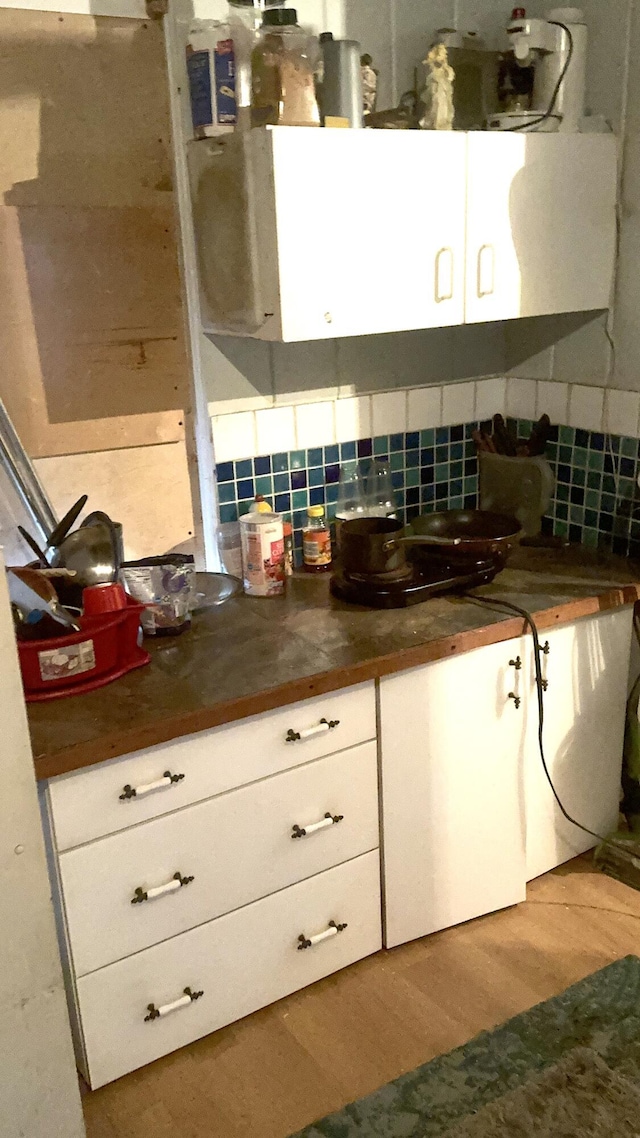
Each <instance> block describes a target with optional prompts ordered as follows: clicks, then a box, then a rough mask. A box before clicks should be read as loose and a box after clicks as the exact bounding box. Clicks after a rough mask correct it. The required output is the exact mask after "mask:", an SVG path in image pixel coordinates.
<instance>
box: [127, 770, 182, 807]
mask: <svg viewBox="0 0 640 1138" xmlns="http://www.w3.org/2000/svg"><path fill="white" fill-rule="evenodd" d="M183 778H184V775H183V774H172V773H171V771H165V772H164V774H163V776H162V778H157V779H156V780H155V782H147V783H144V784H143V785H142V786H130V785H129V783H127V784H126V786H123V788H122V794H121V795H120V801H121V802H128V801H129V799H130V798H144V796H145V794H152V793H153V791H154V790H166V789H167V787H169V786H175V784H176V783H177V782H182V780H183Z"/></svg>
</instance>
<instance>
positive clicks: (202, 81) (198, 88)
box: [187, 20, 238, 138]
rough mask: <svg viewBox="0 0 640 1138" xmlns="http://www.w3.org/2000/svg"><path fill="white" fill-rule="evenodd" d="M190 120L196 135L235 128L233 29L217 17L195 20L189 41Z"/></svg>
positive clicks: (202, 136)
mask: <svg viewBox="0 0 640 1138" xmlns="http://www.w3.org/2000/svg"><path fill="white" fill-rule="evenodd" d="M187 74H188V76H189V94H190V96H191V119H192V121H193V131H194V134H195V137H196V138H208V137H209V136H212V135H216V134H224V133H225V132H227V131H230V130H234V128H235V125H236V122H237V118H238V111H237V106H236V61H235V50H234V44H233V39H232V38H231V28H230V26H229V24H224V23H221V22H220V21H218V20H194V22H193V23H192V25H191V29H190V32H189V42H188V44H187Z"/></svg>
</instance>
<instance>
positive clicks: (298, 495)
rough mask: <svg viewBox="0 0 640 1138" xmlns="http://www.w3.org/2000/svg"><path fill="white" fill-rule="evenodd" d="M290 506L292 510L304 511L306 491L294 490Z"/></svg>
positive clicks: (307, 503)
mask: <svg viewBox="0 0 640 1138" xmlns="http://www.w3.org/2000/svg"><path fill="white" fill-rule="evenodd" d="M291 505H292V506H293V508H294V510H306V508H307V506H308V505H309V498H308V495H307V491H306V490H294V491H293V494H292V495H291Z"/></svg>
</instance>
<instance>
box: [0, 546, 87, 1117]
mask: <svg viewBox="0 0 640 1138" xmlns="http://www.w3.org/2000/svg"><path fill="white" fill-rule="evenodd" d="M0 707H2V794H1V795H0V959H1V960H2V967H1V968H0V1070H1V1071H2V1076H1V1080H2V1090H1V1091H0V1134H1V1135H2V1138H82V1136H83V1135H84V1133H85V1130H84V1124H83V1121H82V1111H81V1107H80V1095H79V1091H78V1079H77V1076H76V1071H75V1063H74V1058H73V1050H72V1045H71V1034H70V1030H69V1022H68V1018H67V1009H66V1003H65V995H64V988H63V983H62V973H61V967H60V959H59V956H58V946H57V941H56V934H55V930H54V920H53V911H52V907H51V893H50V886H49V879H48V876H47V869H46V864H45V854H44V848H43V841H42V829H41V824H40V812H39V810H38V800H37V793H36V784H35V778H34V773H33V762H32V758H31V746H30V743H29V733H28V728H27V720H26V714H25V707H24V700H23V696H22V684H21V681H20V675H19V672H18V663H17V658H16V648H15V641H14V636H13V626H12V622H11V615H10V610H9V598H8V594H7V586H6V577H5V572H4V562H3V560H2V554H1V552H0Z"/></svg>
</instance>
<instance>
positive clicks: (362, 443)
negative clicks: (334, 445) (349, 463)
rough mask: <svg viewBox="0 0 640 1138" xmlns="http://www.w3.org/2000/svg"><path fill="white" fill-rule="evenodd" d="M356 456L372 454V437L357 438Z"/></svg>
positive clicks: (365, 456)
mask: <svg viewBox="0 0 640 1138" xmlns="http://www.w3.org/2000/svg"><path fill="white" fill-rule="evenodd" d="M357 447H358V458H370V457H371V455H372V454H373V439H359V440H358V444H357Z"/></svg>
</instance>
